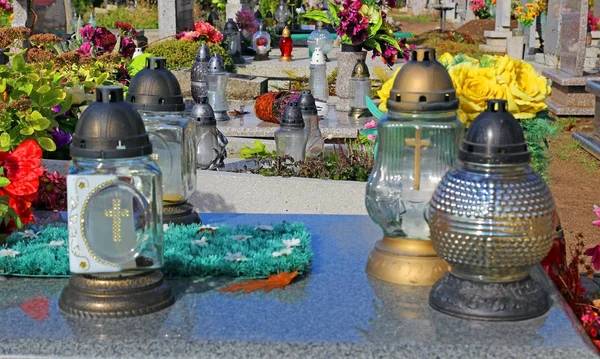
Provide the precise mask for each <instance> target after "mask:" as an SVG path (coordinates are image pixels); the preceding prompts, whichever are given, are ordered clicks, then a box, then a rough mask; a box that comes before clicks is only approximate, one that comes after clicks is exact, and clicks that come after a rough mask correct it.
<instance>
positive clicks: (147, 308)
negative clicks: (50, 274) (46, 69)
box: [58, 86, 174, 318]
mask: <svg viewBox="0 0 600 359" xmlns="http://www.w3.org/2000/svg"><path fill="white" fill-rule="evenodd" d="M151 155H152V144H151V142H150V138H149V136H148V133H147V132H146V129H145V128H144V122H143V121H142V119H141V117H140V115H139V114H138V112H137V111H136V110H135V109H134V108H133V106H131V104H129V103H127V102H124V101H123V88H122V87H120V86H100V87H98V88H97V89H96V102H94V103H92V104H91V105H90V106H89V107H88V108H87V109H86V110H85V111H84V112H83V114H82V115H81V117H80V119H79V121H77V127H76V128H75V132H74V133H73V142H72V143H71V156H72V161H71V163H70V167H69V175H68V176H67V188H68V190H67V194H68V203H69V205H68V223H69V244H70V245H69V266H70V271H71V273H73V275H72V276H71V278H70V279H69V284H68V285H67V287H66V288H65V289H64V290H63V292H62V294H61V296H60V299H59V302H58V305H59V307H60V309H61V310H62V311H63V312H65V313H67V314H70V315H74V316H79V317H85V318H117V317H128V316H136V315H142V314H147V313H151V312H154V311H158V310H161V309H163V308H166V307H168V306H170V305H171V304H173V302H174V298H173V296H172V294H171V290H170V288H169V286H168V284H167V283H166V282H165V281H164V278H163V275H162V273H161V272H160V270H159V269H160V267H161V266H162V264H163V263H162V261H163V228H162V209H163V208H162V198H161V194H162V178H161V176H162V175H161V171H160V169H159V168H158V166H157V165H156V163H155V162H154V161H153V160H152V158H151Z"/></svg>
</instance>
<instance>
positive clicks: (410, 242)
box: [367, 236, 448, 286]
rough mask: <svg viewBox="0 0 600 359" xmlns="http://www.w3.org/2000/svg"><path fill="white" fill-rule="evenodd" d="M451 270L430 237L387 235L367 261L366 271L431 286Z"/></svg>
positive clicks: (386, 278)
mask: <svg viewBox="0 0 600 359" xmlns="http://www.w3.org/2000/svg"><path fill="white" fill-rule="evenodd" d="M447 271H448V264H447V263H446V262H445V261H444V260H443V259H441V258H440V257H438V256H437V254H436V253H435V250H434V249H433V243H431V241H427V240H416V239H407V238H392V237H387V236H384V237H383V239H382V240H380V241H378V242H377V243H376V244H375V249H373V251H372V252H371V254H370V255H369V259H368V261H367V274H369V275H371V276H373V277H375V278H377V279H380V280H383V281H386V282H391V283H395V284H401V285H412V286H432V285H433V284H435V282H436V281H437V280H438V279H440V278H441V277H442V276H443V275H444V274H445V273H446V272H447Z"/></svg>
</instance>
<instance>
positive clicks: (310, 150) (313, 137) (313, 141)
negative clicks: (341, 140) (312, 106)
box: [302, 112, 325, 157]
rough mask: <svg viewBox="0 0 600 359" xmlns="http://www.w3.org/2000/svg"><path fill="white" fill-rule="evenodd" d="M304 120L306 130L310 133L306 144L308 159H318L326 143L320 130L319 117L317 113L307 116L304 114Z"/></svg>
mask: <svg viewBox="0 0 600 359" xmlns="http://www.w3.org/2000/svg"><path fill="white" fill-rule="evenodd" d="M302 118H303V119H304V129H305V131H306V132H307V133H308V140H307V142H306V157H317V156H319V155H321V154H322V153H323V148H324V147H325V141H324V140H323V135H322V134H321V129H320V128H319V116H318V115H317V113H314V114H307V113H305V112H302Z"/></svg>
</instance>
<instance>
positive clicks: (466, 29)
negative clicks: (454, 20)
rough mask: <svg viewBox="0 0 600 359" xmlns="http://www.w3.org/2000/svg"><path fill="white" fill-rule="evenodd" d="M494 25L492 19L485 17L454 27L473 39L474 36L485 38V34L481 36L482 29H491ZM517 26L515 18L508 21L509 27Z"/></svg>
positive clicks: (514, 27)
mask: <svg viewBox="0 0 600 359" xmlns="http://www.w3.org/2000/svg"><path fill="white" fill-rule="evenodd" d="M495 27H496V25H495V20H494V19H485V20H480V19H476V20H471V21H469V22H467V23H466V24H464V25H463V26H461V27H459V28H458V29H456V31H458V32H462V33H464V34H469V35H471V37H473V38H474V39H475V38H477V39H484V38H485V36H483V33H484V31H492V30H494V29H495ZM518 27H519V23H518V22H517V20H511V21H510V28H511V29H516V28H518Z"/></svg>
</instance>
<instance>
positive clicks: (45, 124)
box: [33, 117, 50, 131]
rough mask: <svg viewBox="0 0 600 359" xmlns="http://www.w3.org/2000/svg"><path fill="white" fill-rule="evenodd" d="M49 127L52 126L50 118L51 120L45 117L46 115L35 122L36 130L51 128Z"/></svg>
mask: <svg viewBox="0 0 600 359" xmlns="http://www.w3.org/2000/svg"><path fill="white" fill-rule="evenodd" d="M49 127H50V120H49V119H47V118H45V117H44V118H40V119H39V120H38V121H37V122H36V124H35V125H33V128H34V129H35V130H36V131H43V130H45V129H47V128H49Z"/></svg>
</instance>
